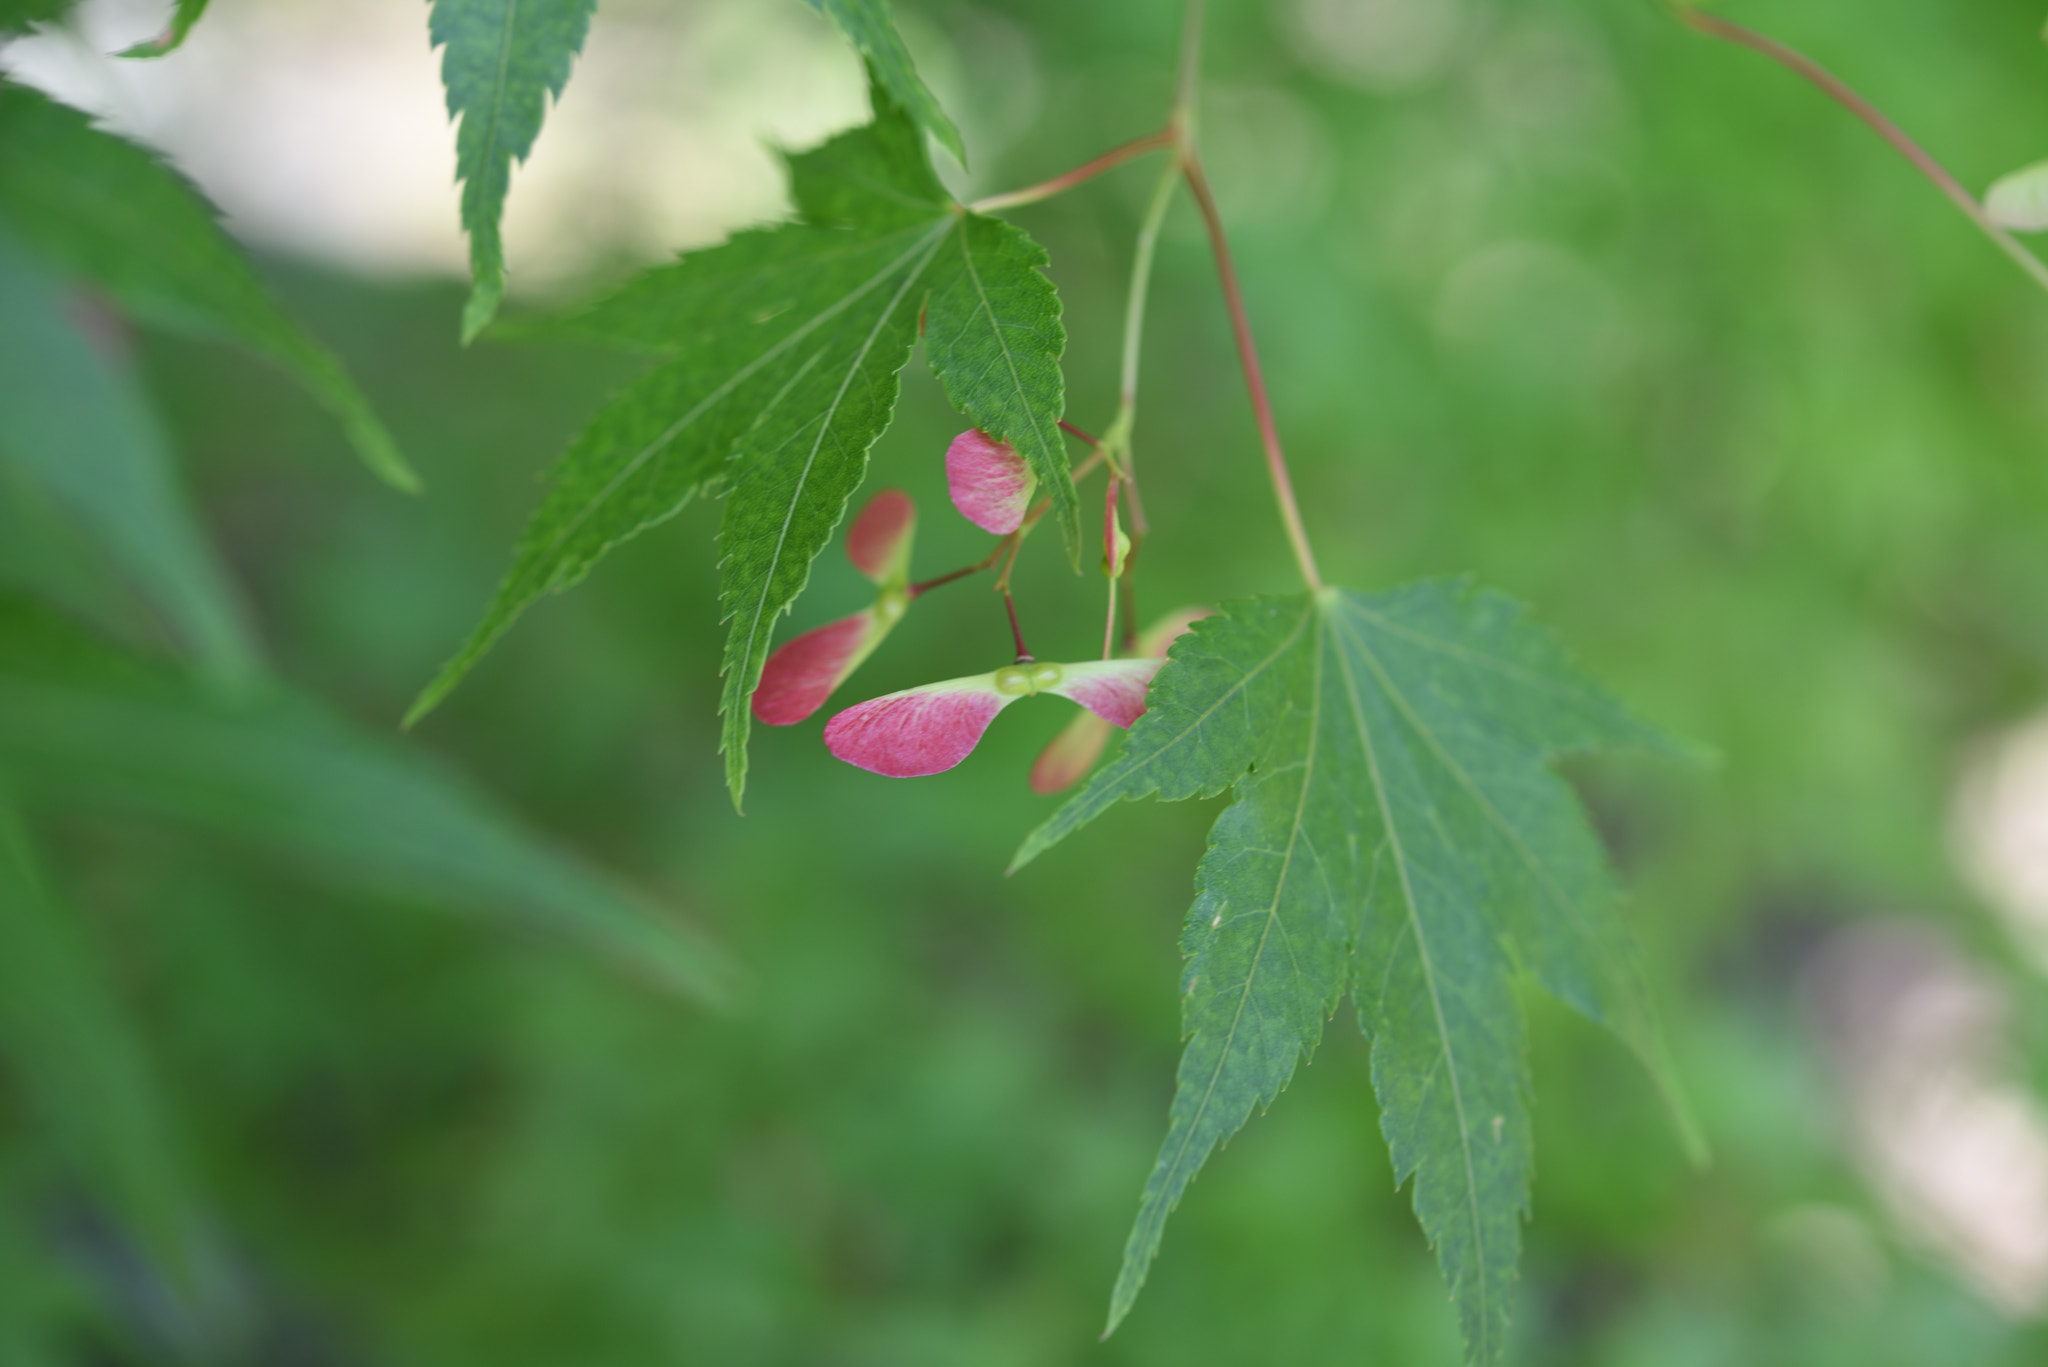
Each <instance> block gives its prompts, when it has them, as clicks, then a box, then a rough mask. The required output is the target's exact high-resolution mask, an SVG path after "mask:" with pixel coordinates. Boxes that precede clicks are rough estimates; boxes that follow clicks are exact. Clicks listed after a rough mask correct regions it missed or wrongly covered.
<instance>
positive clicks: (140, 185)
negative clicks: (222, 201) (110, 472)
mask: <svg viewBox="0 0 2048 1367" xmlns="http://www.w3.org/2000/svg"><path fill="white" fill-rule="evenodd" d="M0 222H4V223H5V224H6V225H7V226H8V227H11V228H12V229H13V230H14V231H15V233H16V234H18V235H19V236H20V237H21V238H22V239H23V240H24V241H25V242H27V243H28V244H29V246H30V247H32V248H33V249H34V250H35V251H36V252H37V254H39V255H41V256H42V257H44V258H45V259H46V260H48V261H49V262H51V263H52V264H54V265H56V266H58V267H59V268H61V269H62V270H64V271H66V272H69V273H71V274H74V275H78V276H81V277H83V278H84V279H87V280H90V281H92V282H93V283H94V284H95V285H98V286H99V287H100V288H101V289H104V290H106V291H107V292H108V293H110V294H112V295H114V296H115V297H116V298H118V299H119V300H120V301H121V302H122V303H123V304H124V305H126V306H127V307H128V308H130V309H133V310H134V311H135V312H136V313H137V314H139V315H141V316H142V317H145V318H148V319H150V320H151V321H154V322H158V323H161V324H163V325H164V326H166V327H173V328H179V329H183V330H185V331H189V332H194V333H199V334H202V335H208V336H218V337H224V338H227V339H229V340H231V341H233V342H236V343H238V344H240V345H242V346H244V347H247V348H248V349H249V350H251V351H253V352H255V353H256V354H258V355H260V356H263V357H266V358H268V359H269V360H271V361H274V362H276V363H277V364H279V365H281V366H283V367H284V368H285V369H287V370H289V371H291V372H292V373H293V374H294V375H295V376H297V377H298V380H299V382H300V383H301V384H303V385H304V386H305V387H306V388H307V389H308V390H309V391H310V392H311V393H312V394H313V396H314V397H315V398H317V399H318V400H319V401H320V402H321V403H322V404H323V405H324V406H325V407H326V408H327V409H328V411H330V412H331V413H333V414H334V415H335V417H336V418H337V419H338V420H339V421H340V422H341V425H342V428H343V430H344V431H345V432H347V434H348V438H349V441H350V442H351V443H353V444H354V446H355V448H356V452H357V454H358V455H360V456H361V457H362V459H363V461H364V463H365V464H367V465H368V466H369V467H370V468H371V469H372V470H374V471H376V472H377V474H378V475H380V476H382V477H383V478H384V479H385V480H386V481H387V482H389V483H390V484H392V485H394V486H396V487H398V488H400V489H405V490H409V491H416V490H417V489H418V488H419V477H418V476H417V475H415V474H414V473H413V471H412V468H411V467H410V466H408V465H407V464H406V463H405V458H404V457H403V456H401V455H400V454H399V452H398V448H397V446H396V445H394V444H393V443H392V440H391V435H390V433H388V432H386V431H385V430H384V426H383V424H382V423H380V422H379V421H378V420H377V417H376V415H375V414H374V413H372V412H371V411H370V406H369V403H368V401H367V400H365V399H364V398H363V396H362V394H361V393H360V392H359V391H358V390H357V389H356V387H355V384H354V382H353V381H351V380H350V379H349V377H348V374H347V372H345V371H344V370H343V369H342V368H341V363H340V362H339V361H337V360H335V358H334V356H333V355H332V354H331V353H330V352H328V351H327V349H326V348H325V347H322V346H321V345H320V344H319V343H318V342H316V341H314V340H313V339H312V338H311V337H309V336H307V335H306V333H305V332H304V331H303V330H301V329H300V327H299V326H298V324H296V323H294V322H293V321H292V320H291V319H290V318H288V317H286V316H285V314H284V313H283V311H282V310H280V309H279V308H278V306H277V304H276V303H275V302H274V301H273V300H272V299H271V298H270V296H269V294H268V293H267V292H266V291H265V290H264V288H263V285H262V282H261V281H259V280H258V279H257V278H256V273H255V272H254V271H253V270H251V269H250V268H249V263H248V262H247V260H245V259H244V258H243V256H242V253H241V251H240V249H239V248H237V247H236V246H235V244H234V242H233V241H232V240H231V239H230V238H229V237H228V235H227V234H226V233H224V232H222V231H221V228H220V225H219V223H217V222H216V221H215V216H214V210H213V207H212V206H211V205H209V204H208V203H207V202H206V200H205V199H204V198H203V197H202V196H201V195H200V194H199V192H198V191H197V190H195V189H194V188H193V187H192V186H191V185H189V184H187V183H186V181H185V180H184V178H183V177H181V176H179V175H178V174H177V173H176V172H175V171H173V170H171V169H170V167H168V166H166V165H165V164H164V163H163V162H162V161H160V160H159V159H158V158H156V157H155V156H154V155H152V154H151V153H149V152H148V151H146V150H145V149H143V148H141V147H138V146H136V145H135V144H134V143H131V142H128V141H125V140H124V139H121V138H117V137H115V136H114V135H112V134H111V133H106V132H102V131H101V130H99V129H96V128H94V127H92V125H91V124H90V122H89V121H88V120H87V118H86V116H85V114H83V113H81V112H80V111H79V110H76V109H72V108H69V107H67V106H65V105H61V104H58V103H56V102H55V101H53V100H50V99H49V98H47V97H46V96H44V95H42V94H40V93H39V92H37V91H34V90H30V89H28V88H27V87H25V86H20V85H13V84H7V83H0Z"/></svg>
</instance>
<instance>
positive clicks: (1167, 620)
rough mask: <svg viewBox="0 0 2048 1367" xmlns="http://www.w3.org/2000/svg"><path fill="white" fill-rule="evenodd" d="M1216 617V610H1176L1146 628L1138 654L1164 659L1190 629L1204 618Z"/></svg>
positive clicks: (1139, 641)
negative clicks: (1169, 648) (1168, 648)
mask: <svg viewBox="0 0 2048 1367" xmlns="http://www.w3.org/2000/svg"><path fill="white" fill-rule="evenodd" d="M1215 615H1216V609H1214V608H1175V609H1174V610H1173V611H1172V612H1169V613H1167V614H1166V615H1165V616H1164V617H1161V618H1159V619H1158V620H1157V621H1155V622H1153V623H1152V625H1151V626H1149V627H1146V628H1145V634H1144V635H1142V636H1140V637H1139V638H1138V653H1139V654H1140V655H1152V656H1157V657H1159V658H1161V659H1164V658H1165V656H1166V648H1167V647H1168V646H1170V645H1172V644H1173V643H1174V642H1175V641H1177V640H1179V639H1180V638H1181V636H1182V635H1183V634H1184V633H1185V632H1186V631H1187V629H1188V628H1189V627H1191V626H1193V625H1194V624H1195V623H1197V622H1199V621H1201V620H1202V619H1203V618H1204V617H1214V616H1215Z"/></svg>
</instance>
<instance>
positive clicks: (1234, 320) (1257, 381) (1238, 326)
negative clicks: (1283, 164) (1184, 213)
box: [1180, 146, 1323, 593]
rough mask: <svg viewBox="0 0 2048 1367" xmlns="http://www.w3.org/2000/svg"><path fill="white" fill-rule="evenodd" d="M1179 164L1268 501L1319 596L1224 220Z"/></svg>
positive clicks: (1192, 172) (1186, 157) (1191, 158)
mask: <svg viewBox="0 0 2048 1367" xmlns="http://www.w3.org/2000/svg"><path fill="white" fill-rule="evenodd" d="M1180 155H1181V165H1182V167H1183V168H1184V169H1185V170H1186V172H1187V178H1188V188H1189V189H1190V190H1192V191H1194V195H1195V203H1196V204H1197V205H1198V206H1199V207H1200V208H1201V211H1202V222H1203V224H1204V225H1205V226H1206V227H1207V228H1208V230H1209V246H1210V248H1211V249H1212V250H1213V251H1214V252H1215V255H1216V275H1217V278H1218V279H1219V280H1220V281H1221V282H1222V284H1223V302H1224V304H1225V306H1226V307H1228V308H1229V310H1230V329H1231V331H1232V333H1234V334H1235V335H1236V338H1237V359H1238V362H1239V363H1240V364H1241V365H1242V366H1243V367H1244V382H1245V385H1246V387H1247V388H1248V389H1250V390H1251V398H1252V412H1253V413H1254V414H1255V415H1257V417H1258V421H1259V439H1260V440H1261V441H1262V442H1264V443H1265V447H1266V473H1267V474H1268V475H1269V476H1271V478H1272V481H1273V497H1274V498H1275V499H1276V500H1277V501H1278V502H1279V504H1280V520H1281V522H1282V523H1284V524H1285V525H1286V527H1287V539H1288V541H1289V543H1291V544H1292V546H1293V547H1294V561H1295V564H1296V565H1298V566H1300V568H1301V577H1302V580H1303V582H1304V583H1306V584H1307V585H1308V587H1309V589H1310V591H1312V592H1315V593H1321V592H1322V591H1323V576H1322V575H1321V573H1319V572H1318V571H1317V569H1316V556H1315V552H1314V551H1313V550H1311V549H1310V547H1309V544H1308V531H1307V529H1306V528H1304V527H1303V526H1302V523H1301V505H1300V503H1298V502H1297V501H1296V500H1295V497H1294V481H1293V479H1292V478H1290V477H1289V475H1288V473H1287V454H1286V452H1284V451H1283V450H1281V449H1280V430H1279V428H1277V427H1276V426H1274V424H1273V402H1272V400H1271V399H1270V398H1269V397H1268V396H1267V393H1266V376H1265V372H1264V371H1263V370H1261V369H1260V368H1259V352H1258V347H1257V346H1256V345H1255V344H1254V343H1253V341H1252V324H1251V319H1250V318H1248V317H1247V316H1246V315H1245V311H1244V293H1243V291H1242V290H1241V289H1240V288H1239V287H1238V283H1237V267H1236V266H1235V265H1233V264H1232V263H1231V259H1230V243H1229V242H1228V241H1227V240H1226V239H1225V238H1224V235H1223V216H1222V215H1221V214H1219V213H1218V212H1217V211H1216V199H1215V196H1213V195H1211V194H1210V193H1209V178H1208V177H1207V176H1205V175H1204V174H1202V161H1201V158H1200V157H1199V156H1198V155H1197V154H1196V152H1195V149H1194V148H1193V147H1191V146H1184V147H1182V148H1181V154H1180Z"/></svg>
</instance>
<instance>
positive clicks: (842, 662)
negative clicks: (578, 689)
mask: <svg viewBox="0 0 2048 1367" xmlns="http://www.w3.org/2000/svg"><path fill="white" fill-rule="evenodd" d="M1037 483H1038V482H1037V479H1036V478H1035V477H1034V476H1033V475H1032V473H1031V471H1030V469H1029V467H1028V466H1027V465H1026V464H1025V461H1024V458H1023V457H1022V456H1020V455H1018V454H1017V452H1016V451H1015V450H1014V449H1013V448H1012V447H1011V446H1010V445H1009V443H1007V442H1001V441H997V440H995V439H994V438H992V437H990V436H989V435H988V434H987V433H985V432H979V431H968V432H963V433H961V434H960V435H959V436H958V437H957V438H955V439H954V441H953V443H952V445H951V446H949V447H948V448H947V450H946V485H947V490H948V492H949V493H951V495H952V498H953V506H954V507H955V508H957V509H958V510H959V511H960V514H961V516H963V517H965V518H966V519H967V520H968V521H970V522H972V523H974V524H975V525H976V526H977V527H980V528H982V529H983V530H984V531H989V532H994V533H996V534H997V535H1000V536H1003V537H1005V538H1015V537H1017V536H1019V535H1021V532H1022V531H1023V530H1025V529H1027V528H1028V526H1029V523H1030V521H1031V520H1032V518H1031V514H1030V505H1031V496H1032V494H1033V493H1034V492H1036V489H1037ZM916 531H917V508H916V506H915V505H914V504H913V503H912V502H911V499H910V496H909V495H908V494H905V493H904V492H903V491H902V490H900V489H884V490H883V491H881V492H880V493H878V494H876V495H875V496H874V497H873V498H871V499H870V500H868V502H867V505H866V506H865V507H863V508H862V509H861V510H860V513H859V514H858V515H857V516H856V517H855V518H854V520H853V525H852V526H851V527H850V528H848V530H847V534H846V554H847V558H848V559H850V560H851V561H852V562H853V565H854V568H855V569H857V570H859V571H860V572H861V573H862V574H863V575H865V576H867V578H868V579H870V580H872V581H873V582H874V584H875V587H876V594H875V600H874V602H873V603H871V604H870V605H869V606H867V607H866V608H863V609H862V610H861V611H859V612H856V613H853V614H852V615H850V616H847V617H842V618H840V619H839V620H838V621H835V622H827V623H826V624H825V625H824V626H821V627H814V628H812V629H811V630H810V631H807V632H805V633H803V634H802V635H800V636H797V637H795V638H794V639H792V640H790V641H788V642H786V643H785V644H784V645H782V646H781V647H780V648H779V649H777V650H776V651H775V653H774V654H772V655H770V656H769V657H768V659H767V661H766V662H765V663H764V664H763V666H762V669H761V685H760V687H759V688H758V689H757V690H756V691H755V693H754V700H753V709H754V716H755V717H756V718H758V719H759V720H761V721H762V722H765V723H766V724H768V725H770V726H789V725H792V724H794V723H796V722H800V721H802V720H804V719H805V718H806V717H809V716H810V715H811V714H812V713H814V712H816V711H817V710H818V709H819V708H820V707H822V706H824V704H825V700H826V699H827V698H829V697H830V696H831V695H832V694H833V692H834V691H836V690H837V689H838V687H839V685H840V684H842V683H844V682H845V681H846V680H847V678H848V677H849V676H850V675H851V674H852V673H853V671H854V670H855V669H857V668H859V667H860V665H861V662H862V661H864V660H866V659H867V658H868V656H869V655H871V654H873V653H874V651H875V648H876V647H877V646H879V645H880V644H881V643H882V640H883V638H885V637H886V636H887V635H888V634H889V633H890V631H892V630H893V629H894V628H895V626H896V623H897V622H899V621H900V620H902V618H903V615H904V613H905V612H906V611H907V610H908V609H909V607H910V604H911V603H912V602H913V601H915V600H916V599H917V598H918V596H919V595H921V594H922V593H924V592H925V591H927V590H928V589H931V588H936V587H938V585H940V584H942V583H949V582H951V581H952V580H953V579H955V578H958V577H963V576H964V575H965V574H966V573H969V572H971V569H980V568H985V567H987V566H988V565H992V564H994V563H995V560H996V559H997V556H994V555H992V556H990V557H989V559H988V560H987V561H984V562H983V564H982V565H979V566H974V567H971V569H970V571H961V572H960V573H959V574H954V575H946V576H943V577H942V578H940V579H935V580H931V581H928V582H926V583H922V584H918V583H912V582H911V580H910V552H911V542H912V539H913V537H914V536H915V534H916ZM1006 546H1007V548H1008V549H1009V550H1011V551H1012V552H1014V549H1015V545H1014V542H1013V541H1008V542H1006ZM1004 549H1005V547H1000V546H999V547H998V548H997V551H998V555H1000V554H1001V552H1002V551H1003V550H1004ZM1115 549H1116V548H1115V546H1114V543H1112V546H1111V548H1110V552H1109V553H1110V554H1111V555H1114V554H1115ZM1119 558H1120V557H1119ZM1205 615H1206V612H1205V611H1204V610H1199V609H1184V610H1182V611H1180V612H1176V613H1174V614H1172V615H1170V616H1169V617H1167V618H1165V619H1163V620H1161V621H1160V622H1158V623H1155V624H1154V625H1153V627H1152V628H1151V630H1149V631H1147V632H1146V633H1145V634H1144V636H1143V637H1142V638H1141V639H1140V641H1139V650H1138V653H1137V654H1136V655H1135V656H1133V657H1131V658H1127V659H1103V660H1085V661H1081V662H1079V663H1074V664H1057V663H1053V662H1051V661H1042V660H1034V659H1032V658H1031V657H1030V656H1029V655H1028V654H1026V653H1025V652H1024V651H1023V649H1022V644H1021V642H1020V643H1019V650H1018V655H1017V659H1016V660H1015V662H1013V663H1011V664H1008V665H1004V666H1003V667H1002V668H1000V669H996V670H993V671H991V672H990V673H987V674H976V675H973V676H971V677H968V678H964V679H946V680H942V681H940V682H937V683H929V684H922V685H920V686H918V687H916V688H907V689H905V690H903V691H902V692H900V693H891V694H888V695H886V696H884V697H880V698H871V699H869V700H868V701H867V702H863V703H857V704H855V705H854V706H852V707H849V708H847V709H846V710H845V711H843V712H841V713H839V714H838V715H837V716H835V717H833V718H832V719H831V720H830V721H829V722H827V723H826V724H825V746H826V748H827V749H829V750H830V751H831V752H832V753H833V754H834V755H836V756H838V757H839V758H840V759H843V760H845V761H846V762H847V763H849V764H853V765H857V766H858V767H860V768H862V769H866V770H869V771H871V772H873V773H877V774H885V775H888V776H889V777H891V778H915V777H921V776H923V775H925V774H936V773H942V772H944V771H945V770H947V769H951V768H952V767H953V766H955V765H956V764H959V763H960V762H961V761H962V760H964V759H966V758H967V756H968V755H969V753H971V752H972V751H973V749H974V747H975V746H976V745H977V744H979V743H980V741H981V738H982V735H983V734H984V733H985V732H986V731H987V730H988V727H989V723H990V722H992V721H994V720H995V717H996V714H997V713H999V712H1001V711H1002V710H1003V709H1004V708H1006V707H1008V706H1009V705H1010V704H1011V703H1013V702H1016V701H1017V700H1018V699H1020V698H1028V697H1031V696H1033V695H1035V694H1039V693H1057V694H1058V695H1060V696H1061V697H1063V698H1067V699H1070V700H1072V701H1073V702H1076V703H1079V704H1080V705H1081V707H1082V708H1084V709H1085V712H1084V713H1083V715H1081V716H1079V717H1076V718H1075V719H1074V721H1073V723H1071V724H1070V725H1069V726H1068V727H1067V728H1066V730H1064V731H1062V732H1061V733H1060V734H1059V735H1058V736H1056V737H1055V738H1054V739H1053V741H1052V743H1051V744H1050V745H1048V746H1047V747H1046V749H1045V752H1044V753H1043V754H1041V755H1040V756H1039V758H1038V762H1037V763H1036V764H1035V765H1033V766H1032V770H1031V786H1032V787H1033V788H1035V789H1036V790H1038V791H1039V792H1041V793H1051V792H1057V791H1059V790H1060V789H1061V788H1065V787H1067V786H1068V785H1069V784H1072V783H1073V782H1075V781H1076V780H1077V779H1079V778H1080V777H1081V776H1082V775H1083V774H1085V773H1086V772H1087V771H1088V770H1089V768H1090V767H1092V766H1093V765H1094V763H1095V760H1096V759H1097V758H1098V757H1099V756H1100V755H1101V753H1102V748H1103V746H1104V745H1105V744H1106V743H1107V741H1108V738H1109V728H1110V727H1112V726H1117V727H1125V728H1128V727H1129V726H1130V725H1131V723H1132V722H1135V721H1136V720H1137V719H1138V718H1139V717H1140V716H1142V715H1143V714H1144V711H1145V691H1146V689H1147V688H1148V687H1149V686H1150V685H1151V683H1152V677H1153V675H1155V674H1157V673H1158V672H1159V667H1160V666H1161V665H1162V664H1164V663H1165V659H1166V648H1167V646H1168V645H1170V644H1171V643H1172V641H1173V639H1174V638H1175V637H1176V636H1178V635H1180V633H1181V632H1183V631H1185V630H1186V629H1187V627H1188V624H1189V623H1191V622H1193V621H1194V620H1196V619H1197V618H1199V617H1202V616H1205Z"/></svg>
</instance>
